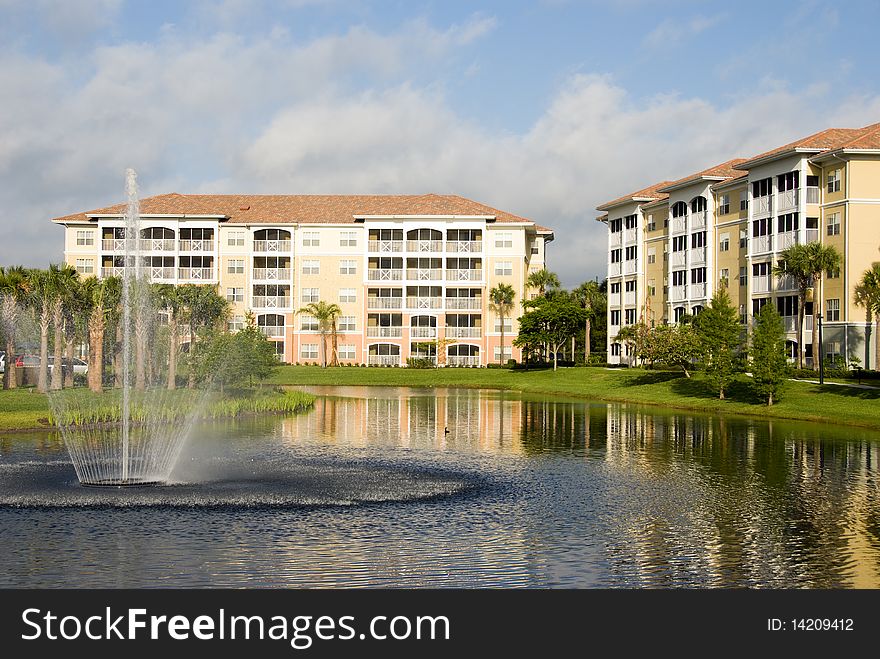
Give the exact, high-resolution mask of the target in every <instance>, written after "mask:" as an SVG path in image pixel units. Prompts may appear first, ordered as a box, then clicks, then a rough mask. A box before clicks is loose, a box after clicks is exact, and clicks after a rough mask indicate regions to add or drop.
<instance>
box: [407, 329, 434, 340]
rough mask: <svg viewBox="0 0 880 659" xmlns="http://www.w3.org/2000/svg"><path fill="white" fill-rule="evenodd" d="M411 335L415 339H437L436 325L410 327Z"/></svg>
mask: <svg viewBox="0 0 880 659" xmlns="http://www.w3.org/2000/svg"><path fill="white" fill-rule="evenodd" d="M409 335H410V337H411V338H413V339H436V338H437V328H436V327H410V328H409Z"/></svg>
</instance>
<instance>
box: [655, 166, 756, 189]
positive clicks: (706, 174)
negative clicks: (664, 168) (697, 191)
mask: <svg viewBox="0 0 880 659" xmlns="http://www.w3.org/2000/svg"><path fill="white" fill-rule="evenodd" d="M745 161H746V159H745V158H734V159H733V160H728V161H727V162H723V163H721V164H720V165H715V166H714V167H709V168H708V169H704V170H703V171H701V172H697V173H696V174H691V175H689V176H685V177H683V178H680V179H678V180H677V181H673V182H672V183H668V184H667V185H666V186H664V187H663V188H661V190H671V189H673V188H677V187H680V186H682V185H684V184H686V183H690V182H692V181H694V182H696V181H700V180H703V179H705V178H710V179H711V178H734V177H738V176H740V172H739V171H737V169H736V166H737V165H741V164H742V163H744V162H745Z"/></svg>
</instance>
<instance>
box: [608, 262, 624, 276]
mask: <svg viewBox="0 0 880 659" xmlns="http://www.w3.org/2000/svg"><path fill="white" fill-rule="evenodd" d="M620 273H621V264H620V261H618V262H617V263H609V264H608V276H609V277H614V276H615V275H619V274H620Z"/></svg>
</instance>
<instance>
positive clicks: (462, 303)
mask: <svg viewBox="0 0 880 659" xmlns="http://www.w3.org/2000/svg"><path fill="white" fill-rule="evenodd" d="M446 308H447V309H482V308H483V298H480V297H448V298H446Z"/></svg>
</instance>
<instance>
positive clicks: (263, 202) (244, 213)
mask: <svg viewBox="0 0 880 659" xmlns="http://www.w3.org/2000/svg"><path fill="white" fill-rule="evenodd" d="M125 207H126V205H125V204H116V205H114V206H107V207H106V208H98V209H95V210H91V211H85V212H82V213H74V214H72V215H65V216H63V217H56V218H54V220H53V221H54V222H78V221H79V222H84V221H88V219H89V218H88V216H89V215H113V214H117V213H118V214H122V213H124V212H125ZM140 209H141V213H143V214H145V215H222V216H225V217H228V220H226V222H227V223H229V224H247V223H258V224H263V223H285V224H287V223H303V224H322V223H328V224H332V223H346V222H354V218H355V216H362V215H488V216H492V217H495V219H496V222H526V223H531V224H533V225H534V226H535V228H536V229H537V230H538V231H550V229H548V228H546V227H542V226H540V225H538V224H535V223H534V222H532V221H531V220H528V219H526V218H524V217H520V216H518V215H513V214H512V213H506V212H504V211H501V210H498V209H497V208H492V207H491V206H486V205H485V204H481V203H479V202H476V201H471V200H470V199H465V198H464V197H459V196H457V195H438V194H424V195H184V194H178V193H176V192H172V193H170V194H163V195H156V196H154V197H146V198H144V199H141V201H140Z"/></svg>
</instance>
